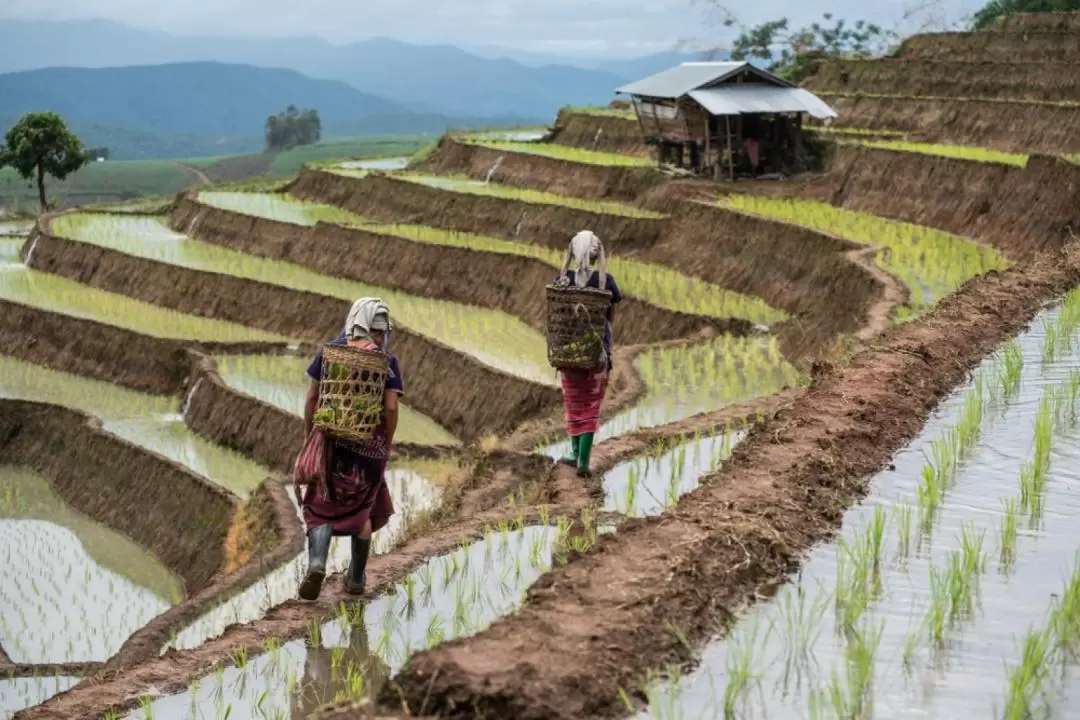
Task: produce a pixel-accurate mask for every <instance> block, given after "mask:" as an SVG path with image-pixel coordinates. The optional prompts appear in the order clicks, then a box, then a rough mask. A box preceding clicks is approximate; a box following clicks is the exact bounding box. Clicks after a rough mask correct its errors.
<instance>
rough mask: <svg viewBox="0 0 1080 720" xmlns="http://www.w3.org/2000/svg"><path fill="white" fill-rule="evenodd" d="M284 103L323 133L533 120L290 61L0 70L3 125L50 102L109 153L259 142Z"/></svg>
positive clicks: (126, 156) (234, 149) (121, 156)
mask: <svg viewBox="0 0 1080 720" xmlns="http://www.w3.org/2000/svg"><path fill="white" fill-rule="evenodd" d="M290 103H291V104H294V105H296V106H298V107H301V108H306V107H312V108H316V109H317V110H318V111H319V115H320V117H321V118H322V121H323V134H324V135H325V136H327V137H329V136H346V135H373V134H384V133H396V134H414V133H415V134H422V133H432V134H438V133H442V132H444V131H445V130H446V129H447V128H451V127H461V128H466V127H487V126H494V125H520V124H530V123H533V122H536V121H538V120H539V118H527V117H512V116H502V117H486V118H485V117H450V116H447V115H442V114H438V113H421V112H415V111H412V110H410V109H408V108H406V107H404V106H402V105H399V104H397V103H393V102H391V101H389V100H384V99H383V98H380V97H377V96H374V95H370V94H368V93H363V92H361V91H359V90H357V89H356V88H353V87H352V86H350V85H347V84H346V83H343V82H340V81H334V80H315V79H312V78H309V77H305V76H304V75H301V74H300V73H298V72H295V71H293V70H281V69H268V68H257V67H252V66H248V65H231V64H224V63H215V62H201V63H177V64H170V65H151V66H136V67H121V68H103V69H90V68H48V69H44V70H30V71H26V72H18V73H9V74H6V75H0V133H2V132H3V131H6V130H7V128H8V127H10V126H11V124H12V123H14V122H15V121H16V120H17V119H18V118H19V117H20V116H22V115H23V114H24V113H26V112H31V111H37V110H46V109H47V110H52V111H54V112H57V113H59V114H60V115H62V116H63V117H64V118H65V119H66V120H67V121H68V123H69V124H70V125H71V126H72V128H73V129H74V130H75V131H76V133H78V134H79V136H80V137H81V138H82V139H83V141H84V142H85V143H86V144H87V145H89V146H92V147H108V148H109V149H110V150H111V153H112V155H111V156H112V158H113V159H117V160H142V159H154V158H172V157H196V156H206V155H231V154H238V153H249V152H257V151H259V150H261V149H262V146H263V137H262V130H263V124H264V123H265V122H266V118H267V116H269V115H271V114H273V113H277V112H280V111H281V110H283V109H284V108H285V107H286V106H288V105H289V104H290Z"/></svg>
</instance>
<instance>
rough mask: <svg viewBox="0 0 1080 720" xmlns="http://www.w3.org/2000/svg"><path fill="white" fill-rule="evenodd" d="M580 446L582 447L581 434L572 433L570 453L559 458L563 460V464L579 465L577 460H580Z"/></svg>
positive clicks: (560, 460)
mask: <svg viewBox="0 0 1080 720" xmlns="http://www.w3.org/2000/svg"><path fill="white" fill-rule="evenodd" d="M580 447H581V436H580V435H571V436H570V454H569V455H564V456H563V457H561V458H559V462H561V463H562V464H563V465H569V466H570V467H576V466H577V460H578V452H579V448H580Z"/></svg>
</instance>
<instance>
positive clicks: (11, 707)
mask: <svg viewBox="0 0 1080 720" xmlns="http://www.w3.org/2000/svg"><path fill="white" fill-rule="evenodd" d="M81 680H82V678H77V677H68V676H64V675H61V676H58V677H28V678H7V677H4V678H0V717H3V718H10V717H11V716H12V715H14V714H15V713H17V712H18V711H19V710H24V709H26V708H28V707H33V706H35V705H40V704H41V703H43V702H45V701H46V700H48V699H49V698H51V697H52V696H53V695H58V694H59V693H62V692H64V691H65V690H69V689H71V688H73V687H74V686H75V685H77V684H78V683H79V681H81Z"/></svg>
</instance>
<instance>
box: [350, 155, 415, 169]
mask: <svg viewBox="0 0 1080 720" xmlns="http://www.w3.org/2000/svg"><path fill="white" fill-rule="evenodd" d="M410 160H412V158H411V157H409V156H404V157H391V158H377V159H375V160H348V161H346V162H343V163H340V164H339V165H338V167H339V168H343V169H345V170H404V169H405V166H406V165H408V164H409V161H410Z"/></svg>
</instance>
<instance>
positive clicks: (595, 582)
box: [380, 249, 1080, 720]
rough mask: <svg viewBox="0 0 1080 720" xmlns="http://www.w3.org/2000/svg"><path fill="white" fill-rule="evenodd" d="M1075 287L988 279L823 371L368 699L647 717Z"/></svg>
mask: <svg viewBox="0 0 1080 720" xmlns="http://www.w3.org/2000/svg"><path fill="white" fill-rule="evenodd" d="M1077 283H1080V256H1078V253H1077V252H1076V251H1075V249H1074V251H1073V252H1072V253H1069V254H1066V253H1057V254H1054V255H1051V256H1049V257H1045V258H1042V259H1040V260H1039V261H1038V262H1037V263H1036V264H1032V265H1026V266H1022V267H1019V268H1017V269H1014V270H1010V271H1006V272H1004V273H1000V274H999V273H990V274H988V275H985V276H982V277H979V278H976V279H974V280H972V281H970V282H969V283H967V284H966V285H965V286H964V287H963V288H962V289H961V290H960V291H959V292H957V293H955V294H953V295H950V296H949V297H947V298H945V299H944V300H942V301H941V303H940V304H939V305H938V306H937V307H936V308H935V309H934V310H933V311H932V312H931V313H929V314H928V315H927V316H925V317H924V318H921V319H919V320H916V321H913V322H911V323H907V324H904V325H902V326H899V327H898V328H896V329H894V330H892V331H890V332H889V333H888V334H887V335H885V336H883V337H881V338H879V340H878V342H877V343H876V344H875V345H874V346H873V347H872V348H870V349H868V350H866V351H864V352H862V353H860V354H858V355H857V356H856V357H855V358H853V359H852V361H851V362H850V363H849V364H845V365H837V366H824V367H821V368H819V372H818V373H817V375H816V377H815V378H814V382H813V385H812V386H811V388H810V389H809V390H808V391H806V392H805V393H804V394H802V395H800V396H799V397H798V398H797V399H795V400H794V401H793V402H792V403H791V404H789V405H788V406H787V407H783V408H781V409H780V410H779V411H778V412H777V413H776V415H775V416H774V417H772V418H771V419H768V420H766V421H764V422H762V423H760V424H758V425H756V426H754V427H753V428H752V429H751V431H750V433H749V435H748V437H747V438H746V439H745V440H744V441H743V442H742V443H740V444H739V446H738V447H736V449H735V452H734V454H733V455H732V457H731V459H730V460H728V461H727V462H726V463H725V464H724V467H723V469H722V470H721V471H720V472H718V473H716V474H714V475H712V476H710V477H707V478H705V480H704V482H703V484H702V486H701V487H700V488H699V489H698V490H696V491H695V492H693V493H690V494H688V495H685V496H684V497H683V498H682V499H681V500H680V502H679V504H678V507H677V508H676V510H675V511H673V512H671V513H665V514H664V515H662V516H660V517H656V518H650V519H646V520H631V521H629V522H627V523H626V524H624V525H623V526H622V527H621V528H620V530H619V532H618V533H616V534H613V535H608V536H602V538H601V539H600V541H599V542H598V544H597V546H596V547H595V548H594V549H592V550H591V551H590V552H589V553H587V554H586V555H583V556H580V557H578V558H577V559H576V560H574V561H572V562H570V563H569V564H567V565H565V566H562V567H559V568H557V569H555V570H553V571H552V572H549V573H547V574H546V575H544V576H543V577H541V578H540V580H539V581H538V582H537V583H536V584H535V585H533V587H532V588H531V589H530V590H529V592H528V595H527V600H526V603H525V605H524V606H523V607H522V609H521V610H519V611H518V612H517V613H515V614H513V615H511V616H509V617H506V618H503V619H501V620H499V621H497V622H496V623H495V624H494V625H493V626H492V627H491V628H490V629H488V630H486V631H484V632H482V633H480V634H479V635H476V636H473V637H472V638H466V639H461V640H454V641H451V642H448V643H444V644H442V645H440V646H438V647H436V648H434V649H432V650H429V651H426V652H422V653H419V654H417V655H414V656H413V657H412V658H411V659H410V660H409V662H408V664H407V665H406V667H405V669H404V670H403V671H402V672H401V673H400V674H399V675H398V676H397V677H395V678H394V681H393V683H392V684H391V685H390V686H388V687H387V688H385V689H384V691H383V693H382V694H381V696H380V699H381V700H383V701H384V702H385V703H386V705H387V707H401V706H402V702H404V703H405V705H406V706H407V707H409V708H412V709H414V710H417V709H419V708H421V707H422V708H424V712H426V713H428V714H431V715H437V716H439V717H461V718H464V717H478V716H479V717H515V718H522V719H523V720H532V719H537V720H538V719H539V718H567V719H569V718H582V717H622V716H623V715H625V713H626V706H625V704H624V702H623V700H622V699H621V692H620V690H624V691H626V692H629V693H630V694H631V696H632V697H636V698H637V699H638V700H639V701H640V700H642V699H643V698H644V687H643V683H644V682H645V680H644V679H645V678H646V677H647V673H648V671H650V670H656V669H660V668H664V667H666V666H668V665H669V664H672V663H685V662H688V661H691V660H692V649H691V647H688V646H687V640H689V642H690V643H698V642H700V641H702V640H704V639H705V638H708V637H710V636H712V635H713V633H715V631H716V627H717V623H718V622H719V623H726V622H730V621H731V620H732V619H733V618H734V615H735V613H736V612H738V611H740V610H742V609H743V608H744V607H745V606H746V604H747V603H749V602H754V601H755V600H756V599H758V598H762V597H767V596H768V595H770V594H771V593H773V592H775V591H776V589H777V588H778V587H780V586H781V585H782V584H783V583H784V582H785V581H786V580H787V579H788V577H789V576H790V573H792V572H794V571H795V570H796V569H797V568H798V567H799V564H800V563H801V561H802V560H803V558H804V557H805V556H806V553H807V552H808V551H809V550H810V549H811V548H813V547H814V546H815V545H817V544H819V543H821V542H824V541H826V540H828V539H829V538H831V537H832V536H834V535H835V533H836V532H837V531H838V530H839V528H840V524H841V521H842V518H843V513H844V511H845V510H846V509H847V508H848V507H849V506H850V505H851V504H852V503H854V502H856V501H857V500H858V499H859V498H861V497H862V496H863V495H864V494H865V492H866V491H867V489H868V485H869V481H870V479H871V478H872V476H873V475H874V474H875V473H877V472H879V471H880V470H881V469H883V468H884V467H886V466H887V465H888V463H889V461H890V459H891V457H892V455H893V453H895V452H896V451H897V450H899V449H900V448H901V447H903V446H904V445H905V444H906V443H908V442H910V440H911V439H912V438H913V437H915V436H916V435H917V434H918V433H919V431H920V430H921V428H922V426H923V424H924V423H925V421H926V418H927V417H928V416H929V414H930V412H931V411H932V410H933V408H934V407H935V406H936V405H937V403H938V402H940V400H941V399H942V398H943V397H945V396H946V394H947V393H949V392H950V391H951V390H952V389H953V388H955V387H956V386H957V385H958V384H959V383H961V382H963V381H964V380H965V378H966V377H967V375H968V373H969V371H970V369H971V368H973V367H974V366H975V365H977V364H978V363H979V362H980V361H981V359H982V358H983V357H985V356H986V355H987V354H988V353H989V352H991V351H992V350H993V349H994V348H995V347H996V346H997V345H998V344H999V343H1001V342H1002V341H1004V340H1006V339H1008V338H1009V337H1011V336H1013V335H1014V334H1015V333H1017V332H1018V331H1019V330H1021V329H1022V328H1023V327H1024V326H1025V325H1026V324H1027V323H1028V322H1029V321H1030V320H1031V318H1032V317H1033V316H1034V315H1035V314H1036V313H1037V312H1038V311H1039V310H1040V309H1041V308H1042V307H1043V305H1044V303H1046V302H1049V301H1052V300H1054V299H1056V298H1058V297H1060V296H1061V295H1062V294H1063V293H1064V292H1066V291H1067V290H1068V289H1070V288H1071V287H1073V286H1075V285H1076V284H1077ZM567 618H573V622H568V621H567ZM672 627H674V628H677V629H678V632H666V631H658V630H657V629H658V628H661V629H662V628H672ZM395 686H396V687H395Z"/></svg>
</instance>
